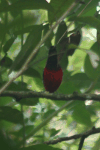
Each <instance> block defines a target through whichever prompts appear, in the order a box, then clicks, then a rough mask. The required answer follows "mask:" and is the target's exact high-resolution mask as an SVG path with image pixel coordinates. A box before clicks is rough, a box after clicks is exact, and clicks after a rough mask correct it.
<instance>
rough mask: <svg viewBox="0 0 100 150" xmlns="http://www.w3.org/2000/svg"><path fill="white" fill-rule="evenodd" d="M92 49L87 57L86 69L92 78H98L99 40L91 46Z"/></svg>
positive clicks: (99, 69)
mask: <svg viewBox="0 0 100 150" xmlns="http://www.w3.org/2000/svg"><path fill="white" fill-rule="evenodd" d="M91 49H92V51H93V52H92V51H88V52H87V53H88V54H87V55H86V57H85V63H84V70H85V73H86V74H87V76H88V77H89V78H90V79H93V80H94V79H96V78H98V76H99V74H100V63H99V56H100V54H99V53H100V52H99V51H98V44H97V42H96V43H94V44H93V45H92V47H91Z"/></svg>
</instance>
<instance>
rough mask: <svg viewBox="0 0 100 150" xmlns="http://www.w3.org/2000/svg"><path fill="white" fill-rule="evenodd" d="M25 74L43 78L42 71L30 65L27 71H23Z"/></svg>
mask: <svg viewBox="0 0 100 150" xmlns="http://www.w3.org/2000/svg"><path fill="white" fill-rule="evenodd" d="M23 75H26V76H30V77H33V78H40V79H41V75H40V73H39V72H38V71H37V70H36V69H33V68H31V67H29V68H28V69H27V70H26V71H25V72H23Z"/></svg>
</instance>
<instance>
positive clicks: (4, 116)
mask: <svg viewBox="0 0 100 150" xmlns="http://www.w3.org/2000/svg"><path fill="white" fill-rule="evenodd" d="M0 119H1V120H6V121H9V122H13V123H15V124H18V123H20V124H22V120H23V116H22V113H21V112H20V111H19V110H17V109H13V108H11V107H8V106H1V107H0Z"/></svg>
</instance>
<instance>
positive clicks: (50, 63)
mask: <svg viewBox="0 0 100 150" xmlns="http://www.w3.org/2000/svg"><path fill="white" fill-rule="evenodd" d="M58 66H59V65H58V58H57V51H56V47H55V46H51V47H50V49H49V54H48V59H47V64H46V67H47V68H48V69H50V70H58Z"/></svg>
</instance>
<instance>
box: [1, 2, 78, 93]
mask: <svg viewBox="0 0 100 150" xmlns="http://www.w3.org/2000/svg"><path fill="white" fill-rule="evenodd" d="M78 1H79V0H76V1H75V2H73V3H72V5H71V6H70V7H69V8H68V10H66V11H65V13H64V14H63V15H62V16H61V17H60V18H59V19H58V20H57V22H56V23H55V24H54V25H52V27H51V28H50V30H49V31H48V32H47V33H46V35H45V36H44V37H43V38H42V40H41V41H40V42H39V43H38V44H37V46H36V47H35V48H34V50H33V51H32V53H31V54H30V56H29V57H28V59H27V60H26V62H25V63H24V65H23V66H22V68H21V69H20V70H19V71H18V72H17V73H16V74H15V76H14V77H13V78H12V79H11V80H10V81H8V82H7V83H6V84H5V85H4V86H3V87H2V88H1V89H0V94H1V93H2V92H3V91H4V90H5V89H6V88H7V87H8V86H9V85H10V84H11V83H12V82H13V81H14V80H15V79H16V78H17V77H19V76H20V75H21V74H22V73H23V72H24V71H25V70H26V69H27V68H28V64H29V63H30V61H31V60H32V59H33V57H34V56H35V54H36V53H37V52H38V51H39V48H40V46H41V45H42V44H43V43H44V42H45V40H46V39H47V38H48V37H49V36H50V34H51V33H52V30H54V29H55V28H56V27H57V25H58V24H59V23H60V22H61V21H62V20H63V19H64V18H65V17H66V16H67V15H68V14H69V13H70V11H71V10H72V9H73V8H74V7H75V6H76V4H77V2H78Z"/></svg>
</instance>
